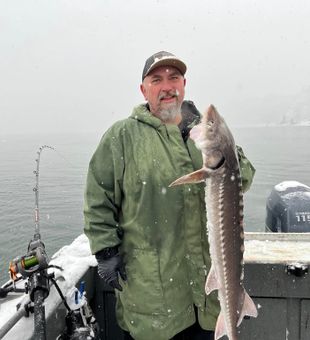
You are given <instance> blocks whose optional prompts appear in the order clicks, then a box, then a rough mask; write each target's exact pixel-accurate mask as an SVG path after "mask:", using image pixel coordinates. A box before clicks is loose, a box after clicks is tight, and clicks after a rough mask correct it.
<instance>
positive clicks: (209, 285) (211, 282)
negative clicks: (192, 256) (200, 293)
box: [205, 266, 220, 295]
mask: <svg viewBox="0 0 310 340" xmlns="http://www.w3.org/2000/svg"><path fill="white" fill-rule="evenodd" d="M216 289H220V284H219V282H218V280H217V277H216V273H215V270H214V269H213V266H211V269H210V271H209V274H208V277H207V280H206V286H205V291H206V294H207V295H209V294H210V293H211V292H213V291H214V290H216Z"/></svg>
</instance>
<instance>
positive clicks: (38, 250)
mask: <svg viewBox="0 0 310 340" xmlns="http://www.w3.org/2000/svg"><path fill="white" fill-rule="evenodd" d="M44 149H51V150H55V149H54V148H53V147H51V146H48V145H43V146H41V147H40V148H39V151H38V152H37V155H38V156H37V159H36V163H37V165H36V169H35V170H34V171H33V173H34V174H35V176H36V183H35V187H34V188H33V191H34V193H35V209H34V223H35V228H34V229H35V230H34V236H33V238H32V239H31V241H30V242H29V245H28V251H27V254H26V255H24V256H20V257H17V258H16V259H14V260H13V261H11V262H10V266H9V273H10V278H11V280H10V281H9V282H8V283H6V284H5V285H3V286H2V287H0V298H5V297H6V296H7V294H8V293H10V292H14V293H17V292H18V293H27V294H28V295H29V296H26V297H25V299H24V300H23V302H22V303H20V304H19V306H18V311H17V313H15V315H13V317H11V318H10V319H9V320H8V321H7V322H6V323H5V324H4V325H3V326H2V327H1V329H0V339H2V338H3V337H4V336H5V335H6V334H7V333H8V332H9V330H10V329H11V328H12V327H13V326H14V325H15V324H16V323H17V322H18V321H19V320H20V319H21V318H22V317H23V316H29V314H30V313H33V314H34V335H35V339H36V340H46V339H47V334H46V319H45V307H44V300H45V299H46V298H47V297H48V295H49V292H50V282H51V283H52V284H53V285H54V286H55V288H56V290H57V292H58V294H59V295H60V298H61V300H62V302H63V304H64V306H65V307H66V309H67V316H66V318H65V321H66V328H65V331H64V332H63V333H62V334H60V335H59V336H58V337H57V340H70V339H75V340H77V339H81V340H86V339H87V340H89V339H95V338H96V336H97V333H98V327H97V324H96V320H95V318H94V317H93V314H92V311H91V309H90V307H89V305H88V303H87V299H86V297H85V291H84V289H85V287H84V283H83V282H81V286H80V289H79V293H78V292H77V291H75V296H74V301H75V304H73V307H72V306H71V307H70V306H69V304H68V303H67V300H66V298H65V297H64V295H63V293H62V291H61V289H60V287H59V286H58V284H57V282H56V279H55V275H54V273H50V274H48V273H47V269H48V268H57V269H59V270H63V269H62V268H61V267H59V266H56V265H49V264H48V262H49V261H48V256H47V254H46V251H45V245H44V243H43V242H42V240H41V233H40V211H39V174H40V158H41V153H42V151H43V150H44ZM55 151H56V150H55ZM19 281H22V282H23V281H26V282H25V288H20V287H18V285H19Z"/></svg>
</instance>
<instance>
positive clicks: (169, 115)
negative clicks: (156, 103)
mask: <svg viewBox="0 0 310 340" xmlns="http://www.w3.org/2000/svg"><path fill="white" fill-rule="evenodd" d="M180 114H181V105H179V104H173V105H171V106H170V107H167V108H165V109H160V110H159V112H158V117H159V118H160V119H161V120H162V121H163V122H169V121H173V120H175V118H176V117H177V116H178V115H180Z"/></svg>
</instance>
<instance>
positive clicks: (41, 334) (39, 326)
mask: <svg viewBox="0 0 310 340" xmlns="http://www.w3.org/2000/svg"><path fill="white" fill-rule="evenodd" d="M33 302H34V334H35V336H36V340H46V324H45V307H44V292H43V291H41V290H36V291H35V292H34V301H33Z"/></svg>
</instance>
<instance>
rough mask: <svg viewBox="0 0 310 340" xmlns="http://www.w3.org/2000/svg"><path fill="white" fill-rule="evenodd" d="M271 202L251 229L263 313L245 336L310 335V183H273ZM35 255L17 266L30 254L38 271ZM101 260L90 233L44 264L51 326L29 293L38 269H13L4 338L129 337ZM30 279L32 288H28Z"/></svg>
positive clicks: (250, 265)
mask: <svg viewBox="0 0 310 340" xmlns="http://www.w3.org/2000/svg"><path fill="white" fill-rule="evenodd" d="M266 208H267V209H266V211H267V216H266V232H263V233H253V232H247V233H245V253H244V271H245V275H244V277H245V278H244V286H245V288H246V290H247V292H248V293H249V295H250V296H251V297H252V298H253V300H254V302H255V304H256V306H257V307H258V317H257V318H255V319H252V318H250V319H246V320H244V321H243V322H242V324H241V326H240V328H239V337H238V339H239V340H254V339H255V340H284V339H285V340H309V339H310V322H309V321H310V276H309V266H310V188H309V187H308V186H306V185H303V184H301V183H298V182H289V181H285V182H282V183H280V184H278V185H276V186H275V187H274V189H273V191H272V193H271V195H270V197H268V199H267V205H266ZM35 235H36V234H35ZM32 242H33V240H32ZM36 242H37V243H38V240H36ZM37 243H36V244H37ZM30 244H31V243H30ZM40 244H41V243H40V239H39V245H40ZM28 250H29V249H28ZM30 251H33V250H31V247H30ZM30 255H31V256H34V255H33V253H30ZM43 255H44V251H43ZM31 256H30V257H29V256H28V257H22V258H18V259H17V260H16V261H15V262H14V261H13V262H14V264H15V267H14V266H13V267H14V268H17V269H18V268H19V270H16V272H18V271H20V272H22V270H21V267H20V266H21V263H23V262H22V261H24V262H25V261H26V260H27V261H28V262H30V263H32V264H30V266H29V267H30V268H34V270H33V273H35V272H36V271H35V269H37V268H38V267H36V266H38V263H37V262H33V258H32V257H31ZM43 257H44V256H43ZM30 260H31V261H30ZM39 262H40V261H39ZM43 262H44V261H43ZM16 266H17V267H16ZM18 266H19V267H18ZM96 266H97V262H96V259H95V257H94V256H93V255H92V254H91V251H90V247H89V242H88V239H87V238H86V236H85V235H84V234H82V235H80V236H78V237H77V238H76V239H75V240H74V241H73V242H72V243H71V244H70V245H67V246H65V247H63V248H61V249H59V251H57V252H56V253H55V254H54V255H53V256H52V258H51V261H50V262H49V264H48V266H46V267H44V270H45V271H46V276H47V277H50V278H51V280H52V283H53V284H51V285H50V286H49V287H48V289H47V290H48V293H46V289H45V288H44V289H43V290H44V294H45V295H44V296H43V298H44V303H43V304H42V303H41V305H40V306H39V312H42V308H43V311H44V324H41V322H39V327H38V321H36V320H37V319H36V318H38V315H36V312H35V310H34V312H33V311H32V310H31V308H29V306H30V307H32V308H34V309H35V305H36V303H35V302H32V303H31V299H30V297H31V285H30V287H29V277H30V276H31V275H33V273H32V272H31V273H30V275H28V278H27V275H24V277H21V279H19V277H18V274H20V273H15V271H14V270H12V271H11V280H10V281H8V282H7V283H6V284H5V285H3V286H2V287H1V292H0V293H1V296H2V295H3V296H2V299H0V339H4V340H11V339H14V340H19V339H23V340H28V339H35V340H41V339H48V340H52V339H53V340H55V339H58V340H67V339H102V340H122V339H123V333H122V331H121V329H120V328H119V327H118V325H117V322H116V318H115V313H114V308H115V296H114V291H113V289H112V288H110V287H109V286H107V285H105V284H104V283H103V281H102V280H101V279H100V278H99V276H98V274H97V269H96ZM13 274H14V275H15V274H16V276H15V280H16V282H14V280H13V278H12V275H13ZM14 275H13V276H14ZM25 283H27V284H28V292H24V291H23V287H25ZM12 287H13V288H14V289H12ZM79 287H83V288H82V289H81V288H79ZM39 288H40V285H39ZM41 288H42V287H41ZM39 290H40V289H39ZM29 291H30V292H29ZM59 292H61V294H60V293H59ZM6 293H7V294H6ZM31 304H32V305H34V306H31ZM68 305H69V307H68ZM27 306H28V307H27ZM25 307H27V308H25ZM40 308H41V309H40ZM70 311H71V312H70ZM72 311H73V312H72ZM70 313H71V314H70ZM72 313H73V314H72ZM87 313H88V315H86V314H87ZM37 314H38V313H37ZM40 315H41V316H42V314H40ZM68 315H69V317H68ZM72 315H73V316H74V318H73V319H72V318H70V316H71V317H72ZM41 321H42V320H41ZM42 325H43V330H42V327H41V326H42ZM40 327H41V331H42V332H41V333H42V334H41V333H40ZM38 329H39V331H38ZM83 332H84V333H83ZM43 333H44V334H43ZM149 339H150V340H156V339H152V338H151V336H150V338H149Z"/></svg>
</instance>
